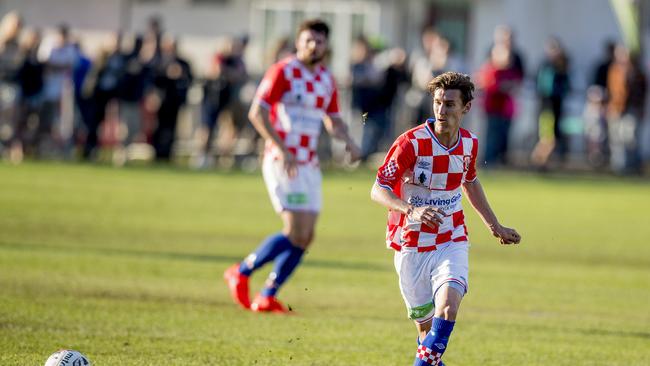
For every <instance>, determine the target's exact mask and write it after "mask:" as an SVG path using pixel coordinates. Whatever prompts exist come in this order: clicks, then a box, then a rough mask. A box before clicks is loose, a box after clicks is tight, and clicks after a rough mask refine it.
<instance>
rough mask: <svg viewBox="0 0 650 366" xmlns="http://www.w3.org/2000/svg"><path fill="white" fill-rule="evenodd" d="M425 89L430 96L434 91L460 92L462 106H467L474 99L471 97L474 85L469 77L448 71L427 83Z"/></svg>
mask: <svg viewBox="0 0 650 366" xmlns="http://www.w3.org/2000/svg"><path fill="white" fill-rule="evenodd" d="M427 88H428V89H429V93H431V95H433V94H434V93H435V92H436V89H443V90H453V89H456V90H460V97H461V99H462V100H463V104H467V103H468V102H470V101H472V99H474V96H473V95H472V93H474V83H472V80H471V79H470V77H469V75H466V74H462V73H460V72H454V71H448V72H445V73H443V74H440V75H438V76H436V77H435V78H433V80H431V81H430V82H429V84H428V85H427Z"/></svg>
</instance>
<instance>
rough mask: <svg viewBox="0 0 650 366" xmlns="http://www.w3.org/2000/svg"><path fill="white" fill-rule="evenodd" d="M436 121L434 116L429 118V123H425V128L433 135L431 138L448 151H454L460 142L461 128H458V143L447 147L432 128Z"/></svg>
mask: <svg viewBox="0 0 650 366" xmlns="http://www.w3.org/2000/svg"><path fill="white" fill-rule="evenodd" d="M435 121H436V120H435V119H433V118H427V123H425V125H426V126H425V129H426V130H427V132H428V133H429V135H431V138H432V139H433V141H435V142H436V144H438V145H439V146H440V147H442V148H443V149H445V151H447V152H449V151H452V150H453V149H455V148H456V147H457V146H458V144H460V129H459V130H458V139H457V140H456V143H455V144H454V145H453V146H452V147H447V146H445V145H443V144H442V143H441V142H440V141H438V138H437V137H436V134H435V133H433V130H432V129H431V125H432V124H433V123H434V122H435Z"/></svg>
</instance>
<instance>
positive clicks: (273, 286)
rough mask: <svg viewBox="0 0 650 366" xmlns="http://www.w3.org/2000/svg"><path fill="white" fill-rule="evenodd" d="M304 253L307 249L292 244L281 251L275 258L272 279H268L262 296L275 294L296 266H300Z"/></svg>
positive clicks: (270, 276) (270, 277)
mask: <svg viewBox="0 0 650 366" xmlns="http://www.w3.org/2000/svg"><path fill="white" fill-rule="evenodd" d="M304 253H305V251H304V250H303V249H301V248H298V247H294V246H293V245H292V246H291V248H289V249H287V250H285V251H284V252H282V253H280V254H279V255H278V256H277V257H276V258H275V268H274V269H273V272H271V274H270V275H269V280H270V281H268V283H267V285H266V287H265V288H264V290H262V296H265V297H269V296H275V294H276V293H277V292H278V289H279V288H280V286H282V284H283V283H284V281H286V280H287V279H288V278H289V276H291V274H292V273H293V271H294V270H295V269H296V267H298V264H299V263H300V260H301V259H302V255H303V254H304Z"/></svg>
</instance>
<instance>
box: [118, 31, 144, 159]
mask: <svg viewBox="0 0 650 366" xmlns="http://www.w3.org/2000/svg"><path fill="white" fill-rule="evenodd" d="M129 39H130V40H131V44H130V45H129V46H125V49H123V50H122V51H123V58H124V72H123V74H122V83H121V88H120V119H121V120H122V122H123V123H124V125H125V126H126V135H125V136H124V140H123V141H122V143H123V145H124V146H128V145H130V144H131V143H133V142H137V141H142V140H144V137H143V136H142V124H141V119H142V113H141V108H142V101H143V99H144V94H145V89H146V87H147V85H146V82H147V80H146V78H147V75H146V72H147V70H146V69H145V65H144V64H143V62H142V59H141V58H140V52H141V50H142V43H143V38H142V37H141V36H135V37H133V36H132V37H130V38H129Z"/></svg>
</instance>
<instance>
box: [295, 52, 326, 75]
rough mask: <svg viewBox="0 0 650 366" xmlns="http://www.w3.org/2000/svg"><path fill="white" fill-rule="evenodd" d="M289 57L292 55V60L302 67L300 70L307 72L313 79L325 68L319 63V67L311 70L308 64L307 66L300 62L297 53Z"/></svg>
mask: <svg viewBox="0 0 650 366" xmlns="http://www.w3.org/2000/svg"><path fill="white" fill-rule="evenodd" d="M289 57H291V62H292V63H294V64H296V65H298V67H299V68H300V71H302V72H304V73H306V74H307V75H309V76H310V77H311V78H312V79H315V78H316V75H318V74H320V73H321V72H322V71H323V69H324V67H323V65H320V64H319V65H318V67H316V68H315V69H314V71H311V70H309V69H308V68H307V66H305V64H303V63H302V62H300V60H298V57H296V55H293V56H289Z"/></svg>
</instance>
